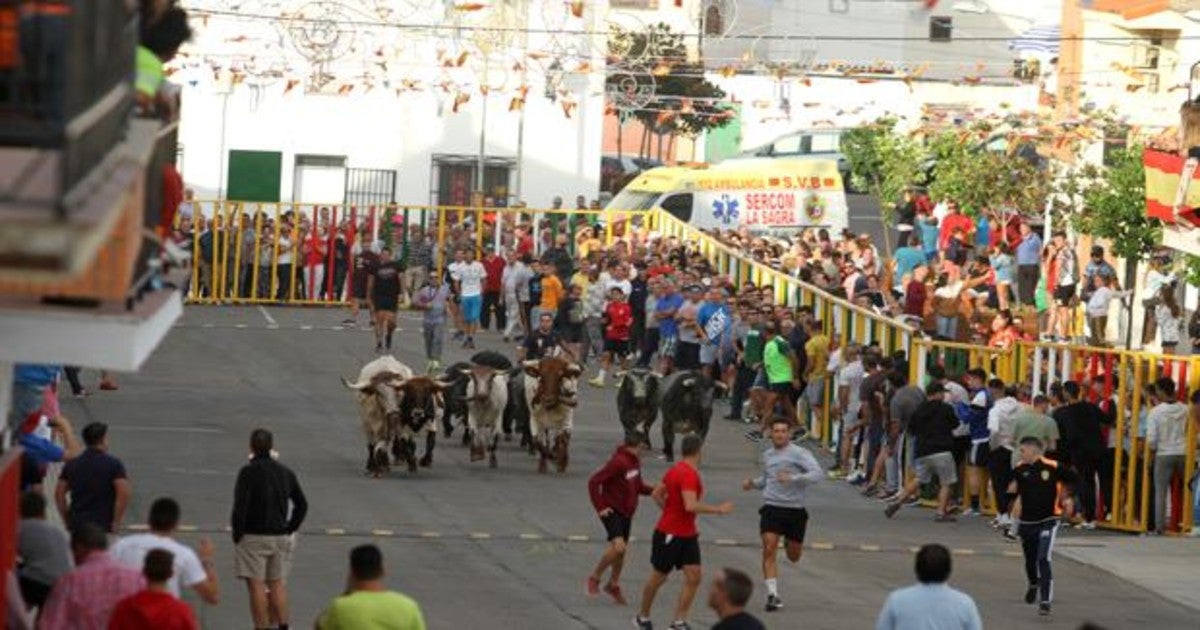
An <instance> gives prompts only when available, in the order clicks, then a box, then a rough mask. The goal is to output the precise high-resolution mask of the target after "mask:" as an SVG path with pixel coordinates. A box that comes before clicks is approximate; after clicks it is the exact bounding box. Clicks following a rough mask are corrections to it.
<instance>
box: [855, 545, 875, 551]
mask: <svg viewBox="0 0 1200 630" xmlns="http://www.w3.org/2000/svg"><path fill="white" fill-rule="evenodd" d="M858 550H859V551H879V545H859V546H858Z"/></svg>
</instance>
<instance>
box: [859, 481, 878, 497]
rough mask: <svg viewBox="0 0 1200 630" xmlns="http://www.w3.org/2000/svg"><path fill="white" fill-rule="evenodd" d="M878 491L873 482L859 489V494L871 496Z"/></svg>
mask: <svg viewBox="0 0 1200 630" xmlns="http://www.w3.org/2000/svg"><path fill="white" fill-rule="evenodd" d="M878 492H879V486H876V485H874V484H867V486H866V487H865V488H863V489H862V490H861V491H860V494H862V495H863V496H864V497H873V496H875V495H876V494H877V493H878Z"/></svg>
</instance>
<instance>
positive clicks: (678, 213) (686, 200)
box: [660, 193, 692, 223]
mask: <svg viewBox="0 0 1200 630" xmlns="http://www.w3.org/2000/svg"><path fill="white" fill-rule="evenodd" d="M660 205H661V206H662V209H663V210H666V211H667V212H670V213H671V216H673V217H675V218H676V219H679V220H680V221H683V222H684V223H687V222H689V221H691V220H692V193H679V194H677V195H671V196H670V197H667V198H666V199H663V200H662V203H661V204H660Z"/></svg>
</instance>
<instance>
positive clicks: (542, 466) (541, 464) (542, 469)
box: [538, 457, 550, 475]
mask: <svg viewBox="0 0 1200 630" xmlns="http://www.w3.org/2000/svg"><path fill="white" fill-rule="evenodd" d="M548 470H550V466H549V465H548V464H547V463H546V458H545V457H542V458H540V459H538V473H539V474H543V475H544V474H546V472H547V471H548Z"/></svg>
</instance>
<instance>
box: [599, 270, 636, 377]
mask: <svg viewBox="0 0 1200 630" xmlns="http://www.w3.org/2000/svg"><path fill="white" fill-rule="evenodd" d="M604 321H605V324H606V325H605V327H604V354H602V355H600V373H599V374H597V375H596V378H594V379H592V380H590V381H588V382H589V383H591V384H592V385H595V386H596V387H604V376H605V374H607V373H608V370H609V368H611V367H612V362H613V359H617V360H619V361H620V362H621V371H620V372H618V373H617V375H618V377H619V376H621V375H623V374H624V373H625V370H627V369H628V368H629V333H630V330H631V329H632V328H633V307H632V306H630V305H629V300H627V299H626V296H625V290H624V289H622V288H621V287H616V286H614V287H613V288H611V289H609V290H608V304H607V305H606V306H605V307H604ZM618 383H619V381H618Z"/></svg>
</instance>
